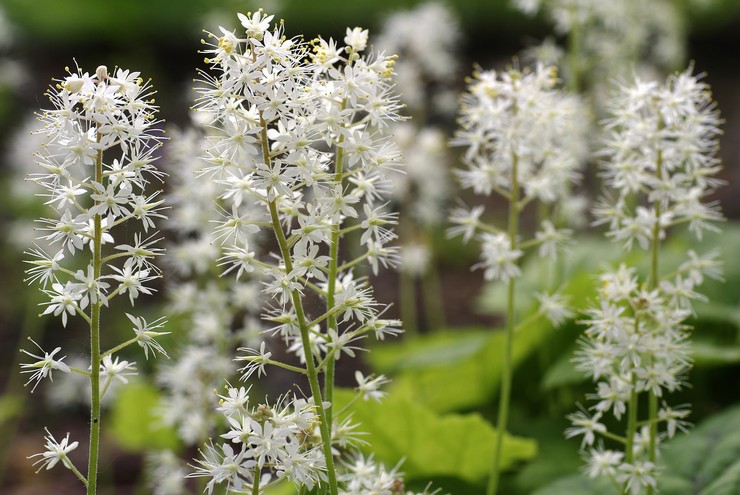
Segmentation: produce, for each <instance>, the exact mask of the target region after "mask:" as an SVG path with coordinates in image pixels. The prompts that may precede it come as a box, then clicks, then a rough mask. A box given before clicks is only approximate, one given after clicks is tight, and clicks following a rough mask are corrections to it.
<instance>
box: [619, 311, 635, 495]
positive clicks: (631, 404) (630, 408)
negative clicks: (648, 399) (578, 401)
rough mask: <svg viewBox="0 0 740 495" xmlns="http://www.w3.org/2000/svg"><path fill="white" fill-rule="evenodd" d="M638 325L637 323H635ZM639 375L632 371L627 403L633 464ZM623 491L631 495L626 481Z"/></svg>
mask: <svg viewBox="0 0 740 495" xmlns="http://www.w3.org/2000/svg"><path fill="white" fill-rule="evenodd" d="M635 325H636V324H635ZM636 386H637V375H635V373H632V386H631V387H630V388H631V392H630V399H629V403H628V404H627V444H626V445H625V448H624V449H625V452H624V454H625V457H624V458H625V461H627V463H628V464H632V463H633V462H634V460H635V449H634V447H635V434H636V433H637V390H636ZM622 493H623V494H624V495H629V493H630V490H629V488H628V487H627V483H626V482H625V484H624V486H623V487H622Z"/></svg>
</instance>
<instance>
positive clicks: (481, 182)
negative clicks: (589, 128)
mask: <svg viewBox="0 0 740 495" xmlns="http://www.w3.org/2000/svg"><path fill="white" fill-rule="evenodd" d="M557 82H558V81H557V78H556V70H555V69H554V68H552V67H550V68H546V67H543V66H537V67H536V68H535V69H534V70H531V71H530V70H525V71H519V70H516V69H511V70H508V71H504V72H500V73H499V72H495V71H481V70H478V71H476V72H475V73H474V75H473V78H471V80H470V83H469V85H468V89H467V91H466V92H465V93H464V94H463V95H462V97H461V98H460V114H459V118H458V124H459V128H458V130H457V132H456V134H455V138H454V139H453V140H452V144H454V145H457V146H462V147H464V153H463V156H462V162H463V163H464V164H465V166H466V169H465V170H461V171H459V172H458V176H459V178H460V183H461V184H462V186H463V188H471V189H473V191H474V192H475V193H477V194H484V195H486V196H489V195H491V194H493V193H496V194H498V195H500V196H503V198H504V199H506V201H507V202H508V205H509V214H508V221H507V224H506V226H505V227H504V228H500V227H497V226H493V225H487V224H485V223H484V222H483V221H481V220H480V217H481V214H482V213H483V209H482V207H475V208H472V209H471V210H469V211H467V210H464V209H458V210H455V211H453V213H452V218H451V219H452V221H453V222H454V223H456V224H458V225H457V226H455V227H453V228H452V229H450V233H451V234H453V235H456V234H462V235H463V237H464V239H466V240H467V239H470V238H475V239H476V240H477V241H478V242H479V243H480V244H481V262H480V263H478V264H476V265H475V266H474V267H473V268H474V269H475V268H481V269H483V270H484V276H485V278H486V279H487V280H491V281H495V282H503V283H505V284H507V286H508V287H507V306H506V307H507V312H506V334H505V335H506V340H505V344H504V352H503V356H502V359H503V369H504V371H503V373H502V376H501V398H500V400H499V411H498V424H497V425H496V426H497V428H499V430H500V431H505V430H506V427H507V421H508V413H509V411H508V410H509V397H510V391H511V377H512V345H513V344H512V343H513V338H514V326H515V318H516V315H515V314H514V308H515V307H516V306H515V297H516V280H517V279H518V278H519V277H520V276H521V269H520V264H521V259H522V257H523V256H524V254H525V249H526V248H527V247H535V246H539V253H540V255H541V256H547V257H550V258H554V257H555V255H556V254H557V251H558V248H560V247H562V245H563V243H564V241H565V240H566V239H567V237H568V235H569V234H570V230H569V229H566V228H562V227H560V226H561V225H562V224H563V223H564V222H565V221H567V219H564V218H563V217H562V216H561V215H562V211H561V210H564V207H563V205H564V204H565V203H566V202H567V201H568V200H569V196H570V195H571V187H572V186H573V184H575V183H576V182H578V180H579V178H580V167H581V165H582V164H583V161H584V160H585V157H586V154H587V150H588V148H587V145H586V128H585V122H587V121H588V119H587V118H585V110H584V106H583V105H582V103H581V102H580V100H578V98H576V97H575V96H572V95H568V94H566V93H565V92H563V91H562V90H559V89H558V88H557ZM531 202H539V203H540V204H541V208H540V218H539V221H540V223H541V228H540V229H541V230H540V232H537V233H536V234H535V236H534V238H533V239H531V240H528V241H524V240H523V239H522V238H521V237H522V236H521V234H520V231H519V217H520V215H521V213H522V210H523V209H524V208H525V207H526V206H527V205H528V204H529V203H531ZM556 225H557V226H558V228H556V227H555V226H556ZM552 282H553V281H550V283H551V284H552ZM545 288H547V287H545ZM539 299H540V302H541V305H542V308H541V309H540V314H542V315H545V316H547V317H548V318H551V319H552V320H553V321H555V322H562V321H563V319H564V318H565V315H567V314H569V313H568V310H567V308H565V307H564V306H563V304H562V303H563V299H562V297H560V296H558V295H557V294H552V295H549V296H547V297H540V298H539ZM502 438H503V435H499V436H498V437H497V442H496V445H495V447H494V456H493V459H492V464H491V473H490V477H489V483H488V489H487V493H488V495H494V494H495V493H496V492H497V490H498V482H499V471H500V460H501V449H502V443H501V442H502V440H501V439H502Z"/></svg>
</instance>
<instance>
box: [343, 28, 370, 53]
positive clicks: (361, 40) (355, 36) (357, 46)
mask: <svg viewBox="0 0 740 495" xmlns="http://www.w3.org/2000/svg"><path fill="white" fill-rule="evenodd" d="M367 38H368V30H367V29H362V28H359V27H356V28H354V29H350V28H347V34H346V35H345V36H344V43H345V44H346V45H347V46H348V47H350V48H351V49H352V50H353V51H355V52H361V51H363V50H364V49H365V48H366V47H367Z"/></svg>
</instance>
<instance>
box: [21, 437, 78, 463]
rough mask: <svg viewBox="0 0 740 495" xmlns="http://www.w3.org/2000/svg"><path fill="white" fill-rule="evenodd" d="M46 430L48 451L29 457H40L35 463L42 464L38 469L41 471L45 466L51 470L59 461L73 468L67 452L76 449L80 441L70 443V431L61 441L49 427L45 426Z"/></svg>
mask: <svg viewBox="0 0 740 495" xmlns="http://www.w3.org/2000/svg"><path fill="white" fill-rule="evenodd" d="M44 430H45V431H46V436H45V437H44V439H45V440H46V446H45V447H46V451H45V452H40V453H38V454H33V455H31V456H28V458H29V459H33V458H34V457H40V459H39V460H37V461H36V462H34V463H33V465H34V466H35V465H37V464H41V466H40V467H39V469H38V471H41V470H42V469H43V468H44V467H46V469H47V470H49V469H51V468H53V467H54V466H56V465H57V463H58V462H59V461H62V464H64V466H65V467H66V468H67V469H72V468H73V467H74V466H73V465H72V461H70V460H69V457H67V454H69V453H70V452H72V451H73V450H74V449H76V448H77V446H78V445H79V444H80V443H79V442H72V443H69V433H67V436H66V437H64V438H63V439H62V441H61V442H57V440H56V439H55V438H54V436H53V435H52V434H51V433H50V432H49V430H48V429H46V428H44Z"/></svg>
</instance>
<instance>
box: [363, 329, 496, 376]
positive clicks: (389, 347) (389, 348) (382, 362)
mask: <svg viewBox="0 0 740 495" xmlns="http://www.w3.org/2000/svg"><path fill="white" fill-rule="evenodd" d="M490 336H491V331H490V330H488V329H481V328H468V329H455V330H443V331H438V332H434V333H431V334H428V335H423V336H421V337H419V338H415V339H404V340H402V341H397V342H384V343H383V344H382V345H377V346H375V347H373V349H372V352H370V353H368V355H367V359H368V361H369V363H370V365H371V366H372V367H373V369H374V370H375V371H376V372H378V373H388V374H395V373H398V372H401V371H404V370H415V369H423V368H429V367H434V366H440V365H446V364H455V363H459V362H460V361H462V360H464V359H466V358H468V357H470V356H471V355H473V354H475V353H476V352H478V351H479V350H480V348H481V347H482V346H483V345H484V343H485V342H486V341H487V339H488V338H489V337H490Z"/></svg>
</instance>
